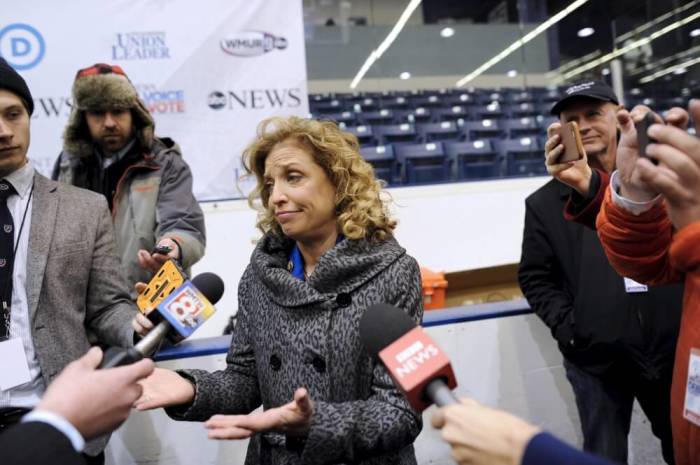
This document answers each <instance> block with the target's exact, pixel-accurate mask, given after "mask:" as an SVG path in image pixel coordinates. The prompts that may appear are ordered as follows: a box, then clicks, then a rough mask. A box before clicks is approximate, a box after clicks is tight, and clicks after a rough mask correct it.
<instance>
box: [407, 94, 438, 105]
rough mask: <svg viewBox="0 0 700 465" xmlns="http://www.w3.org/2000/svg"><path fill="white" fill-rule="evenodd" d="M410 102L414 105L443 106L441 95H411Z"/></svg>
mask: <svg viewBox="0 0 700 465" xmlns="http://www.w3.org/2000/svg"><path fill="white" fill-rule="evenodd" d="M411 104H412V105H413V106H414V107H441V106H443V101H442V95H421V96H419V97H413V98H412V99H411Z"/></svg>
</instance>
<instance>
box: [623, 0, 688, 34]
mask: <svg viewBox="0 0 700 465" xmlns="http://www.w3.org/2000/svg"><path fill="white" fill-rule="evenodd" d="M698 3H700V0H694V1H692V2H690V3H686V4H685V5H683V6H680V7H678V8H676V9H675V10H671V11H669V12H668V13H666V14H663V15H661V16H659V17H657V18H655V19H654V20H652V21H649V22H648V23H645V24H642V25H641V26H639V27H637V28H635V29H633V30H631V31H629V32H626V33H624V34H622V35H621V36H619V37H617V38H615V43H621V42H624V41H626V40H627V39H633V38H635V37H636V36H639V34H640V33H642V32H644V31H646V30H647V29H649V28H651V27H653V26H656V25H657V24H659V23H662V22H664V21H666V20H667V19H669V18H673V17H677V16H678V15H680V14H681V13H683V12H684V11H686V10H689V9H691V8H693V7H694V6H695V5H697V4H698Z"/></svg>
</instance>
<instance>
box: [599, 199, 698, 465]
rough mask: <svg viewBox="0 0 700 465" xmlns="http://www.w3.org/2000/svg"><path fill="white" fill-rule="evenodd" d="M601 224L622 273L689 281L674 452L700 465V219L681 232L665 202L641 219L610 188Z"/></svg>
mask: <svg viewBox="0 0 700 465" xmlns="http://www.w3.org/2000/svg"><path fill="white" fill-rule="evenodd" d="M596 224H597V228H598V235H599V236H600V241H601V243H602V244H603V249H604V250H605V253H606V254H607V256H608V260H609V261H610V264H611V265H612V266H613V268H615V269H616V270H617V272H618V273H620V274H621V275H623V276H628V277H630V278H632V279H634V280H635V281H638V282H641V283H646V284H651V285H655V284H668V283H672V282H679V281H681V280H683V279H685V294H684V297H683V316H682V319H681V330H680V334H679V336H678V345H677V346H676V360H675V365H674V369H673V386H672V388H671V422H672V426H673V448H674V454H675V458H676V465H700V427H698V426H696V425H694V424H693V423H691V422H690V421H688V420H686V419H684V418H683V406H684V401H685V389H686V385H687V379H688V363H689V358H690V349H691V348H693V347H695V348H698V349H700V221H698V222H695V223H693V224H691V225H689V226H687V227H685V228H683V229H682V230H680V231H677V232H676V231H674V229H673V225H672V224H671V220H670V219H669V217H668V214H667V212H666V207H665V205H664V204H658V205H655V206H654V207H653V208H652V209H651V210H648V211H646V212H644V213H642V214H640V215H639V216H635V215H633V214H631V213H629V212H627V211H626V210H624V209H622V208H620V207H618V206H617V205H615V204H614V203H613V201H612V196H611V193H610V189H606V190H605V199H604V201H603V205H602V208H601V210H600V214H599V215H598V218H597V221H596Z"/></svg>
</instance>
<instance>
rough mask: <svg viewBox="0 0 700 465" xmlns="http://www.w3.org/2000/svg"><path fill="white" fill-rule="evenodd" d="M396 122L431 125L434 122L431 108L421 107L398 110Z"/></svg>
mask: <svg viewBox="0 0 700 465" xmlns="http://www.w3.org/2000/svg"><path fill="white" fill-rule="evenodd" d="M395 113H396V120H397V122H400V123H411V124H413V123H429V122H431V121H432V120H433V113H432V111H431V110H430V108H425V107H419V108H414V109H412V110H396V112H395Z"/></svg>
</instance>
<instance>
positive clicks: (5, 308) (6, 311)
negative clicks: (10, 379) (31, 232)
mask: <svg viewBox="0 0 700 465" xmlns="http://www.w3.org/2000/svg"><path fill="white" fill-rule="evenodd" d="M32 194H34V182H33V181H32V188H31V190H30V191H29V197H28V198H27V205H26V206H25V207H24V214H22V222H21V223H20V225H19V231H18V232H17V241H16V242H15V247H14V250H13V251H12V268H11V269H10V279H8V280H7V283H6V284H5V289H3V293H2V295H3V296H5V295H7V290H8V289H9V288H10V284H11V283H12V280H13V279H14V273H15V257H16V256H17V248H18V247H19V241H20V239H21V238H22V231H24V222H25V220H26V219H27V212H28V211H29V205H31V202H32ZM8 299H10V301H9V302H6V301H5V300H3V301H2V309H1V310H2V316H3V320H5V334H7V337H6V339H9V338H10V321H11V320H10V311H11V309H10V307H11V306H12V296H11V295H10V296H8ZM2 339H3V338H2V337H0V340H2Z"/></svg>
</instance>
